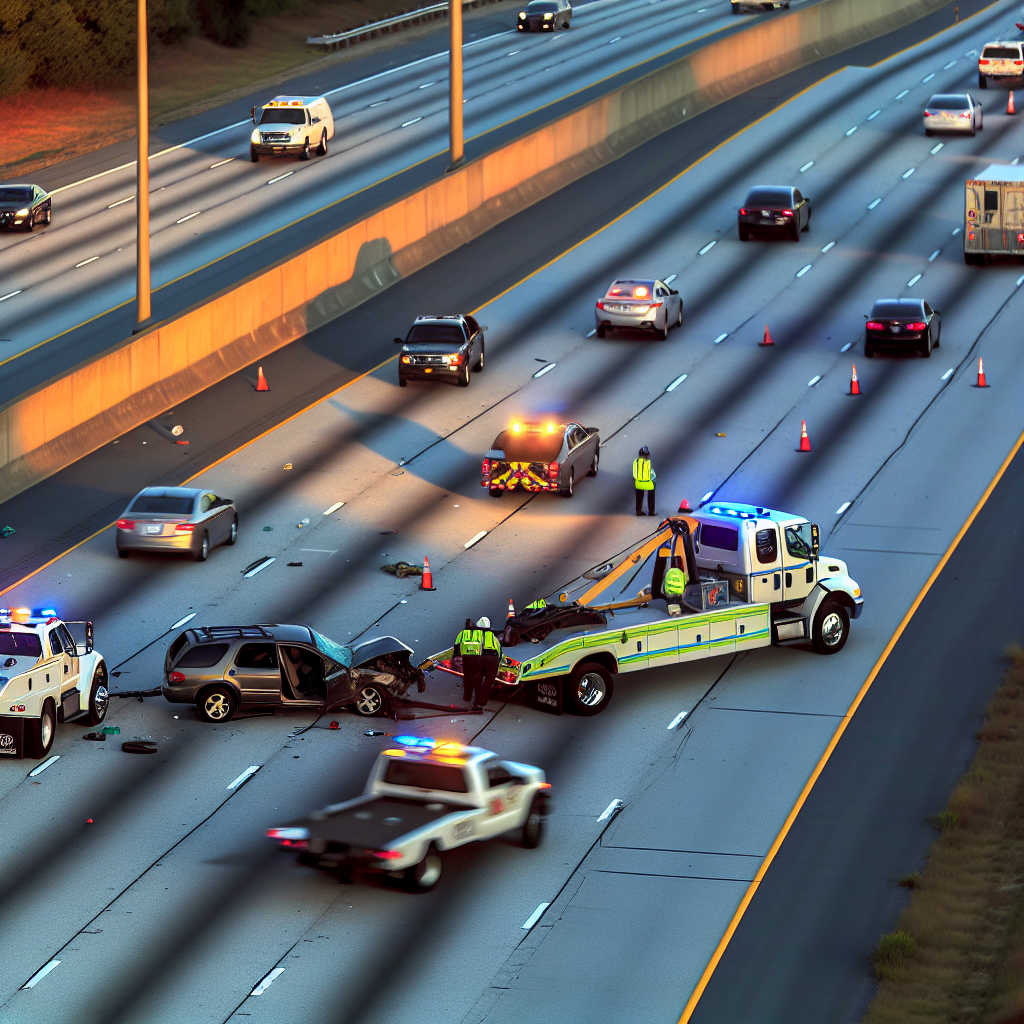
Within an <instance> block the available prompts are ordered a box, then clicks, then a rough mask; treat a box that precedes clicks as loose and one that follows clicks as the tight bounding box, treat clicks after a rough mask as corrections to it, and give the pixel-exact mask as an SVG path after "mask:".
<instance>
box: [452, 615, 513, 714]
mask: <svg viewBox="0 0 1024 1024" xmlns="http://www.w3.org/2000/svg"><path fill="white" fill-rule="evenodd" d="M454 654H455V655H457V656H460V657H461V658H462V699H463V700H464V701H465V702H466V703H467V704H468V703H469V702H470V701H472V702H473V710H474V711H479V710H480V709H482V708H483V707H484V705H485V704H486V703H487V701H488V700H490V697H491V687H492V686H493V685H494V680H495V679H496V678H497V675H498V665H499V663H500V661H501V644H500V643H499V642H498V638H497V637H496V636H495V635H494V631H493V630H492V629H491V620H490V619H488V618H487V616H486V615H485V616H483V617H481V618H480V619H478V620H477V623H476V626H474V625H473V623H472V622H471V621H470V620H469V619H466V626H465V628H464V629H463V630H462V631H461V632H460V633H459V635H458V636H457V637H456V638H455V650H454Z"/></svg>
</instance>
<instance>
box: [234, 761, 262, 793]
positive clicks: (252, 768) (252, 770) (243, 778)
mask: <svg viewBox="0 0 1024 1024" xmlns="http://www.w3.org/2000/svg"><path fill="white" fill-rule="evenodd" d="M259 770H260V766H259V765H258V764H251V765H249V767H248V768H246V769H245V771H244V772H242V774H241V775H239V776H238V778H237V779H235V780H234V782H229V783H228V787H227V788H228V789H238V787H239V786H241V785H242V784H243V783H244V782H247V781H248V780H249V779H251V778H252V777H253V776H254V775H255V774H256V773H257V772H258V771H259Z"/></svg>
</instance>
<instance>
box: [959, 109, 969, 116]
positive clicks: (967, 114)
mask: <svg viewBox="0 0 1024 1024" xmlns="http://www.w3.org/2000/svg"><path fill="white" fill-rule="evenodd" d="M960 116H961V117H970V116H971V112H970V111H969V110H965V111H964V112H963V113H962V114H961V115H960Z"/></svg>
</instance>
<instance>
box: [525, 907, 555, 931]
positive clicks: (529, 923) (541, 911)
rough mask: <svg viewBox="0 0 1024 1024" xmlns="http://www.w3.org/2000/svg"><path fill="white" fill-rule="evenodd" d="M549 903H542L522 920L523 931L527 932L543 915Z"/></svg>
mask: <svg viewBox="0 0 1024 1024" xmlns="http://www.w3.org/2000/svg"><path fill="white" fill-rule="evenodd" d="M550 906H551V904H550V903H542V904H541V905H540V906H539V907H538V908H537V909H536V910H535V911H534V912H533V913H532V914H531V915H530V916H529V917H528V918H527V919H526V920H525V921H524V922H523V931H524V932H528V931H529V930H530V929H531V928H532V927H533V926H534V925H535V924H536V923H537V922H538V921H539V920H540V919H541V918H542V917H543V916H544V911H545V910H547V909H548V907H550Z"/></svg>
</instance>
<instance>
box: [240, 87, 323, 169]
mask: <svg viewBox="0 0 1024 1024" xmlns="http://www.w3.org/2000/svg"><path fill="white" fill-rule="evenodd" d="M252 120H253V124H255V125H256V128H255V129H254V130H253V133H252V136H251V137H250V140H249V159H250V160H252V162H253V163H254V164H255V163H258V162H259V159H260V157H261V156H283V155H285V154H289V153H298V154H299V156H300V158H301V159H303V160H308V159H309V157H310V154H311V152H312V151H313V150H314V149H315V150H316V154H317V156H326V155H327V141H328V140H329V139H333V138H334V116H333V115H332V114H331V108H330V105H329V104H328V102H327V100H325V99H324V98H323V96H275V97H274V98H273V99H272V100H271V101H270V102H269V103H264V104H263V106H262V107H253V108H252Z"/></svg>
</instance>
